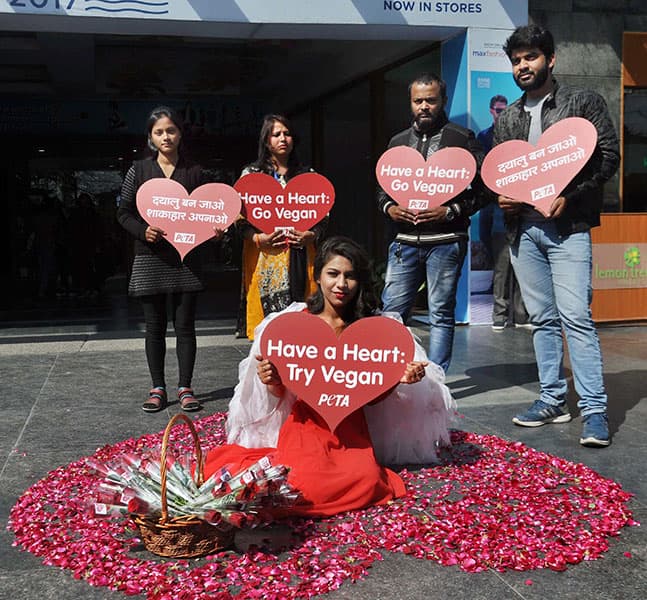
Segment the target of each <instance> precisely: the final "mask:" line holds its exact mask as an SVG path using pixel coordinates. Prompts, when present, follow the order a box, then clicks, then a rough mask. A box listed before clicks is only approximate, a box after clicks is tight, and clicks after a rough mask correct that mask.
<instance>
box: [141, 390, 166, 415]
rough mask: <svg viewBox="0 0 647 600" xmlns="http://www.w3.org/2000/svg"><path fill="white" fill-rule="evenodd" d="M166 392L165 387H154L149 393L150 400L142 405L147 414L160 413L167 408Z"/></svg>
mask: <svg viewBox="0 0 647 600" xmlns="http://www.w3.org/2000/svg"><path fill="white" fill-rule="evenodd" d="M166 402H167V397H166V390H165V389H164V388H163V387H161V386H160V387H154V388H153V389H152V390H151V391H150V392H148V400H146V402H144V404H142V410H143V411H145V412H150V413H154V412H159V411H160V410H163V409H164V408H166Z"/></svg>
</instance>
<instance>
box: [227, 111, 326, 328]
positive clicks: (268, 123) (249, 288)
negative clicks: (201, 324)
mask: <svg viewBox="0 0 647 600" xmlns="http://www.w3.org/2000/svg"><path fill="white" fill-rule="evenodd" d="M294 147H295V141H294V136H293V132H292V129H291V126H290V122H289V121H288V119H287V118H286V117H284V116H283V115H276V114H273V115H266V116H265V118H264V119H263V125H262V127H261V132H260V135H259V140H258V158H257V159H256V161H255V162H253V163H251V164H250V165H247V166H246V167H245V168H244V169H243V171H242V173H241V177H243V176H245V175H247V174H248V173H265V174H266V175H270V176H271V177H274V179H276V180H277V181H278V182H279V183H280V184H281V185H282V186H283V187H285V186H286V185H287V184H288V181H289V180H290V179H292V178H293V177H295V176H296V175H299V174H301V173H307V172H311V171H312V169H310V168H307V167H304V166H303V165H301V163H300V162H299V159H298V158H297V153H296V151H295V148H294ZM327 220H328V218H327V217H326V218H325V219H324V220H323V221H321V222H320V223H318V224H317V225H315V226H314V227H313V228H312V229H311V230H308V231H298V230H296V229H292V230H288V231H280V230H277V231H274V232H272V233H263V232H261V231H259V230H258V229H255V228H254V227H252V226H251V225H250V224H249V223H248V222H247V221H245V220H242V219H241V221H240V222H239V228H240V230H241V232H242V237H243V261H242V263H243V266H242V270H243V279H242V289H241V309H240V316H239V324H238V335H241V336H245V335H247V337H248V338H249V339H251V340H253V339H254V329H255V328H256V326H257V325H258V324H259V323H260V322H261V321H262V320H263V319H264V318H265V317H266V316H267V315H268V314H270V313H272V312H278V311H280V310H283V309H284V308H287V307H288V306H289V305H290V304H292V302H302V301H303V300H305V298H307V297H308V296H310V294H312V293H314V291H315V289H316V286H315V283H314V279H313V277H312V265H313V262H314V255H315V246H316V245H317V243H318V242H319V241H320V239H321V238H322V237H323V233H324V231H325V229H326V224H327Z"/></svg>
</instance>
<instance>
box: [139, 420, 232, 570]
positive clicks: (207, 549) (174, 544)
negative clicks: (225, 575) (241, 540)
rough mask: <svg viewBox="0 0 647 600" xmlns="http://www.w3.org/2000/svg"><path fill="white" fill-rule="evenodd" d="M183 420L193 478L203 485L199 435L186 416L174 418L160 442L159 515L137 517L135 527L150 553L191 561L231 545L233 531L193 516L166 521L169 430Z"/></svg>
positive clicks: (230, 527)
mask: <svg viewBox="0 0 647 600" xmlns="http://www.w3.org/2000/svg"><path fill="white" fill-rule="evenodd" d="M178 420H183V421H185V422H186V424H187V425H188V426H189V430H190V431H191V435H192V436H193V443H194V446H195V455H196V474H197V481H196V482H197V484H198V487H199V486H201V485H202V484H203V482H204V468H203V465H202V450H201V448H200V440H199V438H198V434H197V432H196V430H195V427H194V426H193V423H192V422H191V419H189V418H188V417H187V416H186V415H183V414H177V415H175V416H174V417H173V418H172V419H171V420H170V421H169V424H168V425H167V426H166V430H165V431H164V438H163V439H162V456H161V459H160V470H161V488H162V489H161V496H162V497H161V501H162V514H161V515H160V516H159V517H157V518H156V517H149V516H142V515H137V516H135V517H134V521H135V523H136V524H137V525H138V526H139V530H140V532H141V536H142V541H143V542H144V546H145V547H146V549H147V550H148V551H149V552H152V553H153V554H157V555H158V556H164V557H167V558H193V557H196V556H205V555H206V554H213V553H214V552H218V551H219V550H224V549H225V548H227V547H229V546H231V544H232V543H233V541H234V534H235V531H236V530H235V528H234V527H233V526H232V525H229V524H228V523H224V522H223V523H222V524H219V525H217V526H216V525H211V524H209V523H207V522H206V521H203V520H202V519H199V518H197V517H192V516H182V517H169V516H168V505H167V500H166V454H167V448H168V440H169V435H170V433H171V428H172V427H173V425H174V424H175V423H176V422H177V421H178Z"/></svg>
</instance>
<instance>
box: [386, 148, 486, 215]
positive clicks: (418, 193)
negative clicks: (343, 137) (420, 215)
mask: <svg viewBox="0 0 647 600" xmlns="http://www.w3.org/2000/svg"><path fill="white" fill-rule="evenodd" d="M375 174H376V176H377V180H378V182H379V184H380V185H381V186H382V189H384V191H385V192H386V193H387V194H388V195H389V196H390V197H391V198H393V199H394V200H395V201H396V202H397V203H398V204H399V205H400V206H402V207H404V208H406V209H408V210H411V211H425V210H429V209H430V208H434V207H436V206H440V205H441V204H444V203H445V202H447V201H448V200H451V199H452V198H455V197H456V196H458V194H460V193H461V192H462V191H463V190H464V189H466V188H467V186H468V185H469V184H470V183H471V182H472V179H474V175H476V160H475V159H474V157H473V156H472V154H470V153H469V152H468V151H467V150H465V149H464V148H454V147H451V148H443V149H442V150H438V151H437V152H434V153H433V154H432V155H431V156H430V157H429V158H428V159H427V160H426V161H425V159H424V158H423V157H422V155H421V154H420V152H418V151H417V150H415V149H413V148H409V147H407V146H396V147H395V148H390V149H389V150H387V151H386V152H385V153H384V154H382V156H381V157H380V160H379V161H378V162H377V166H376V167H375Z"/></svg>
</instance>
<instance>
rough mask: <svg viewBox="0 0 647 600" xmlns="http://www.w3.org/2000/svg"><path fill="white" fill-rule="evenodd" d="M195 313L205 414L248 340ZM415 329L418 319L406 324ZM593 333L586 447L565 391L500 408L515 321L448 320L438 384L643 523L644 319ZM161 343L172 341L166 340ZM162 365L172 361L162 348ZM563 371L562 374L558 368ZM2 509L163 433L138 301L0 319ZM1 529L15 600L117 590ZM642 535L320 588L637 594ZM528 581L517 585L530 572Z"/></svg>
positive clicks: (521, 386)
mask: <svg viewBox="0 0 647 600" xmlns="http://www.w3.org/2000/svg"><path fill="white" fill-rule="evenodd" d="M204 300H205V301H206V304H204V308H203V309H202V312H201V317H200V319H199V322H198V331H199V336H198V341H199V351H198V361H197V365H196V378H195V382H194V384H195V387H196V390H197V391H198V392H199V393H200V395H201V397H202V400H203V402H204V410H203V412H202V414H203V415H206V414H211V413H214V412H219V411H222V410H225V409H226V406H227V402H228V400H229V398H230V397H231V394H232V389H233V385H234V384H235V382H236V367H237V364H238V362H239V361H240V359H241V358H242V357H243V356H244V355H246V353H247V351H248V348H249V344H248V342H247V341H246V340H236V339H235V338H234V337H233V335H232V334H233V330H234V326H235V322H234V319H233V318H231V317H227V318H218V316H217V314H216V313H217V307H218V298H217V297H207V298H205V299H204ZM416 331H417V333H418V334H419V335H420V336H421V337H422V338H423V342H424V340H425V338H426V336H427V333H426V329H425V328H424V327H416ZM600 339H601V343H602V349H603V354H604V359H605V380H606V383H607V387H608V391H609V414H610V423H611V429H612V432H613V444H612V445H611V446H610V447H609V448H608V449H604V450H592V449H586V448H583V447H581V446H580V445H579V444H578V438H579V433H580V426H581V423H580V419H579V418H578V417H577V414H578V411H577V406H576V398H575V396H574V394H571V396H570V397H569V405H570V407H571V411H572V412H573V414H574V416H575V417H576V418H575V419H574V420H573V422H571V423H568V424H564V425H559V426H546V427H541V428H537V429H524V428H519V427H516V426H514V425H513V424H512V422H511V420H510V418H511V416H512V415H513V414H514V413H515V412H517V411H518V410H520V409H522V408H523V407H525V406H527V405H528V404H529V403H530V402H532V401H533V400H534V399H535V398H536V395H537V371H536V365H535V362H534V354H533V349H532V343H531V335H530V333H529V332H528V331H526V330H520V329H507V330H505V331H504V332H502V333H498V334H497V333H493V332H492V330H491V328H490V327H489V326H485V325H482V326H478V325H470V326H465V327H459V328H457V332H456V338H455V349H454V358H453V362H452V365H451V367H450V369H449V372H448V380H447V381H448V385H449V387H450V388H451V390H452V393H453V394H454V396H455V398H456V399H457V402H458V406H459V410H460V412H461V413H462V415H463V417H462V418H461V420H460V422H459V426H460V427H461V428H462V429H466V430H470V431H475V432H477V433H488V434H493V435H496V436H499V437H503V438H507V439H513V440H520V441H522V442H524V443H525V444H527V445H529V446H532V447H534V448H537V449H539V450H542V451H545V452H549V453H552V454H555V455H557V456H561V457H563V458H566V459H568V460H570V461H574V462H582V463H584V464H586V465H588V466H590V467H592V468H593V469H595V470H596V471H598V472H599V473H600V474H602V475H604V476H606V477H609V478H612V479H615V480H617V481H618V482H620V483H621V484H622V485H623V486H624V488H625V489H626V490H628V491H630V492H632V493H633V494H634V498H633V500H632V502H631V506H632V508H633V510H634V512H635V518H636V519H637V520H639V521H643V522H647V479H646V478H645V476H644V473H645V467H644V465H645V464H647V386H646V385H645V379H646V377H647V328H645V327H638V326H629V327H604V328H601V329H600ZM169 347H170V348H172V347H173V343H172V338H169ZM168 365H169V372H170V374H171V375H172V374H173V373H174V369H175V360H174V356H173V354H172V353H169V362H168ZM569 375H570V373H569ZM0 381H1V382H2V388H3V390H4V392H5V393H4V394H3V400H2V405H3V408H4V410H3V414H2V419H1V420H0V520H1V521H2V522H3V523H6V520H7V517H8V514H9V510H10V508H11V506H12V505H13V504H14V503H15V501H16V499H17V498H18V497H19V496H20V495H21V494H22V493H23V492H24V490H26V489H27V488H28V487H29V486H30V485H31V484H33V483H34V482H35V481H37V480H38V479H39V478H41V477H43V476H44V475H45V474H46V473H47V472H48V471H49V470H51V469H53V468H55V467H57V466H59V465H64V464H67V463H69V462H70V461H72V460H74V459H77V458H79V457H81V456H85V455H87V454H91V453H92V452H94V450H95V449H96V447H97V446H98V445H101V444H106V443H115V442H117V441H120V440H123V439H126V438H129V437H133V436H139V435H143V434H144V433H147V432H151V431H160V430H162V429H163V428H164V426H165V425H166V422H167V421H168V417H169V415H170V414H172V413H174V412H175V411H177V406H176V405H172V406H170V407H169V408H168V409H167V410H166V411H163V412H162V413H159V414H155V415H148V414H145V413H143V411H141V410H140V408H139V405H140V404H141V400H142V395H143V393H144V391H145V390H146V389H147V386H148V377H147V373H146V366H145V360H144V352H143V340H142V335H141V320H140V317H139V312H138V307H133V306H129V305H128V304H126V305H124V306H121V307H120V308H119V310H117V312H116V313H114V314H112V316H111V314H110V312H109V311H108V312H104V313H101V318H97V314H87V313H85V314H84V313H83V312H79V311H77V312H75V313H73V312H71V313H70V315H69V316H68V318H67V319H66V320H58V321H57V322H49V321H42V322H38V323H34V322H33V321H32V322H31V323H29V322H25V321H21V322H13V323H7V322H5V324H4V328H3V329H1V330H0ZM11 541H12V536H11V534H10V533H9V532H7V531H0V597H1V598H7V599H12V600H13V599H16V600H45V599H48V598H52V599H54V598H55V599H56V600H67V599H76V598H88V599H97V600H99V599H109V598H110V599H112V598H118V597H120V595H119V594H117V593H111V592H109V591H107V590H106V589H102V588H91V587H90V586H88V585H87V584H85V583H83V582H79V581H76V580H74V579H73V578H72V577H71V576H70V575H69V573H67V572H63V571H60V570H58V569H55V568H53V567H47V566H43V565H42V564H41V563H40V561H39V560H38V559H36V558H35V557H33V556H32V555H30V554H27V553H24V552H19V551H18V550H17V549H15V548H12V547H11ZM646 559H647V534H646V533H645V532H644V528H639V527H632V528H626V529H624V530H623V531H622V532H621V535H620V537H619V538H618V539H613V540H611V543H610V549H609V551H608V553H606V554H605V556H604V558H603V559H601V560H596V561H591V562H584V563H581V564H579V565H575V566H572V567H570V568H569V569H568V570H567V571H565V572H563V573H556V572H553V571H536V572H532V573H530V574H529V573H523V572H506V573H496V572H491V571H488V572H484V573H479V574H467V573H464V572H462V571H460V570H458V569H457V568H455V567H451V568H450V567H440V566H438V565H437V564H435V563H432V562H429V561H424V560H417V559H414V558H411V557H407V556H403V555H394V554H387V555H385V559H384V560H383V561H382V562H379V563H377V564H375V565H374V566H373V567H372V568H371V573H370V575H369V577H368V578H367V579H366V580H364V581H362V582H359V583H356V584H348V583H346V584H344V585H343V586H342V587H341V589H340V590H338V591H336V592H334V593H331V594H329V595H327V596H326V598H329V599H330V600H336V599H348V600H350V599H352V600H364V599H366V600H368V599H370V600H375V599H380V600H390V599H398V600H402V599H404V600H407V599H414V600H418V599H421V598H427V597H443V598H452V599H456V600H460V599H470V600H471V599H479V600H490V599H491V600H507V599H517V600H520V599H526V600H539V599H541V600H544V599H546V598H559V599H560V600H561V599H565V600H571V599H572V600H580V599H582V598H605V599H609V600H614V599H616V600H642V599H644V598H645V597H647V593H646V592H647V568H646V566H647V565H646V562H645V561H646ZM529 578H530V579H531V580H532V585H526V584H525V582H526V580H527V579H529Z"/></svg>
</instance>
